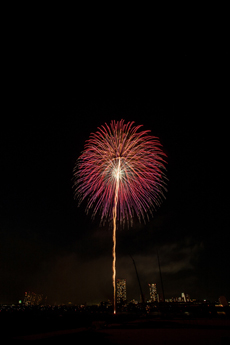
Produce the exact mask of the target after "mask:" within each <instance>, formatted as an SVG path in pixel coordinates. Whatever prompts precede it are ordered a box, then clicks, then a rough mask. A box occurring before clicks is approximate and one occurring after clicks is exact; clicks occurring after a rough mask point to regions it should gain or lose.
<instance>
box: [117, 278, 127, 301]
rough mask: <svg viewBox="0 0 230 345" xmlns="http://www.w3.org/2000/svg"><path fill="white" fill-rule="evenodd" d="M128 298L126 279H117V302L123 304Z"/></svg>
mask: <svg viewBox="0 0 230 345" xmlns="http://www.w3.org/2000/svg"><path fill="white" fill-rule="evenodd" d="M126 300H127V297H126V279H117V303H118V304H121V303H124V302H125V301H126Z"/></svg>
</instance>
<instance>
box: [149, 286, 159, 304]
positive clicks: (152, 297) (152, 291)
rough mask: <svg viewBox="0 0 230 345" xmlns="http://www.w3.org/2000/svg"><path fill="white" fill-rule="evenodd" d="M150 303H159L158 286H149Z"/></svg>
mask: <svg viewBox="0 0 230 345" xmlns="http://www.w3.org/2000/svg"><path fill="white" fill-rule="evenodd" d="M149 293H150V301H151V302H157V284H149Z"/></svg>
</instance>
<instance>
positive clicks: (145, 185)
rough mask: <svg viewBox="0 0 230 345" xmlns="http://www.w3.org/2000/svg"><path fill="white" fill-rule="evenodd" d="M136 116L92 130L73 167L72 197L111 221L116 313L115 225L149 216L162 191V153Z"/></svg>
mask: <svg viewBox="0 0 230 345" xmlns="http://www.w3.org/2000/svg"><path fill="white" fill-rule="evenodd" d="M140 127H142V126H141V125H139V126H134V122H128V123H127V124H125V123H124V120H121V121H118V122H116V121H112V122H111V125H110V126H108V125H107V124H105V125H104V126H101V127H98V131H97V132H96V133H91V135H90V138H89V140H87V141H86V143H85V148H84V151H83V153H82V154H81V156H80V157H79V158H78V161H77V164H76V166H75V169H74V188H75V197H76V198H78V200H79V205H80V204H81V202H82V201H83V200H84V199H87V208H86V210H87V213H88V211H89V210H90V209H92V210H93V212H92V217H95V215H96V214H97V213H99V214H100V216H101V222H102V223H104V222H105V221H111V220H112V221H113V222H112V224H113V287H114V313H116V304H115V300H116V298H115V297H116V283H115V282H116V226H117V220H119V222H120V224H123V225H124V224H125V222H127V223H128V224H131V225H132V221H133V217H134V214H136V215H137V216H138V218H139V221H141V220H143V221H145V220H146V218H147V219H149V215H153V211H154V210H155V208H156V206H159V205H160V204H161V201H162V197H164V191H166V187H165V186H166V177H165V174H164V172H163V171H164V170H165V163H166V162H165V159H164V157H166V155H165V153H164V152H163V151H162V148H161V144H160V142H159V140H158V138H157V137H154V136H152V135H150V134H149V133H150V131H149V130H146V131H140V132H138V130H139V129H140Z"/></svg>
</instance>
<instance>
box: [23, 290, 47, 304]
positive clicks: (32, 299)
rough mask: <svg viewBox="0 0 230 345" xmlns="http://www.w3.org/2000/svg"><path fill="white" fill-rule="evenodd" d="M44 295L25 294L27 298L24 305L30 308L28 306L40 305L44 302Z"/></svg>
mask: <svg viewBox="0 0 230 345" xmlns="http://www.w3.org/2000/svg"><path fill="white" fill-rule="evenodd" d="M42 298H43V295H38V294H36V293H34V292H32V293H30V292H25V297H24V300H23V303H24V304H25V305H26V306H28V305H39V304H40V303H41V301H42Z"/></svg>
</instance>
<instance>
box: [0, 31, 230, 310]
mask: <svg viewBox="0 0 230 345" xmlns="http://www.w3.org/2000/svg"><path fill="white" fill-rule="evenodd" d="M81 35H82V33H81V32H79V31H78V33H76V36H74V35H72V36H71V37H70V36H69V35H67V34H66V35H65V34H62V33H61V32H60V33H58V34H57V33H56V34H54V32H53V31H52V30H51V31H50V32H49V33H47V34H46V35H45V38H44V36H42V37H41V36H40V32H39V30H38V32H35V33H33V34H32V33H30V32H29V30H27V31H26V30H25V31H23V32H22V33H20V34H18V35H17V33H15V35H13V36H12V37H13V38H12V40H11V41H10V42H9V43H8V46H7V47H8V49H6V51H5V64H4V72H5V74H6V77H5V79H4V81H3V84H4V92H3V104H2V111H1V113H2V115H1V126H0V131H1V194H0V216H1V219H0V222H1V227H0V275H1V282H0V303H17V302H18V300H19V299H23V297H24V292H25V291H34V292H35V293H41V294H43V295H44V296H47V302H48V303H50V304H54V303H68V302H72V303H85V302H87V303H89V304H90V303H98V302H100V301H102V300H104V301H106V300H108V299H112V296H113V287H112V245H113V244H112V231H111V229H109V228H108V226H104V227H99V222H100V220H99V219H98V218H96V219H95V220H94V221H92V219H91V215H86V214H85V204H84V203H83V204H82V205H81V206H80V207H79V208H78V207H77V202H76V201H75V200H74V197H73V189H72V184H73V182H72V176H73V168H74V165H75V162H76V160H77V158H78V156H79V155H80V153H81V151H82V150H83V148H84V142H85V140H87V139H88V137H89V134H90V133H91V132H94V131H96V129H97V127H98V126H101V125H102V124H104V123H105V122H107V123H110V122H111V120H120V119H125V121H126V122H127V121H135V123H136V124H137V125H138V124H143V129H150V130H151V131H152V134H153V135H155V136H158V137H159V139H160V142H161V143H162V145H163V149H164V152H165V153H166V154H167V156H168V159H167V177H168V179H169V182H168V192H167V194H166V200H164V202H163V203H162V205H161V207H160V208H159V209H158V210H157V212H156V213H155V215H154V218H153V219H151V221H150V222H148V223H147V224H140V223H138V221H137V220H136V219H134V225H133V227H132V228H129V229H128V228H124V229H119V230H118V232H117V278H126V279H127V298H128V300H131V299H133V298H135V299H137V300H139V299H140V291H139V286H138V282H137V278H136V274H135V268H134V265H133V262H132V260H131V258H130V256H129V255H132V257H133V258H134V260H135V262H136V266H137V270H138V273H139V277H140V281H141V285H142V289H143V292H144V294H145V297H146V299H148V298H149V293H148V285H147V284H148V283H157V286H158V291H159V292H161V285H160V276H159V269H158V264H157V250H158V253H159V257H160V262H161V269H162V278H163V284H164V290H165V297H166V298H171V297H172V296H175V297H176V296H180V294H181V292H186V293H189V294H190V296H191V298H197V299H211V300H216V299H218V297H219V296H221V295H225V296H226V297H227V299H228V300H229V299H230V294H229V291H230V275H229V262H230V254H229V243H230V238H229V225H228V223H229V222H228V220H229V206H230V204H229V188H228V183H229V176H228V172H229V163H228V160H229V158H228V157H229V153H228V149H229V142H228V137H229V134H228V127H229V124H228V117H229V106H228V104H227V103H228V102H227V97H228V98H229V90H228V88H227V87H228V86H229V85H228V84H229V71H228V63H229V54H228V53H227V50H226V48H225V46H222V45H221V44H220V45H218V46H217V43H216V42H217V41H218V40H217V39H216V41H215V43H216V45H214V46H213V45H212V44H211V42H207V41H205V43H204V41H203V40H202V38H201V39H200V41H199V42H197V41H196V40H195V41H192V42H184V41H183V44H182V43H181V44H180V45H178V46H176V45H175V42H174V41H173V40H171V41H170V40H169V41H167V42H166V41H164V44H163V43H162V45H159V44H157V43H156V41H155V39H154V35H153V36H148V37H146V38H143V36H141V37H140V36H138V35H134V36H133V37H132V36H128V35H126V36H125V37H123V40H122V41H120V40H119V39H118V38H116V35H115V34H114V35H112V36H109V39H108V37H107V36H105V37H101V36H100V40H99V38H98V36H97V35H96V34H95V35H93V34H92V35H90V38H89V39H88V40H86V39H85V37H84V39H83V38H82V36H81ZM184 43H186V44H184Z"/></svg>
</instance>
